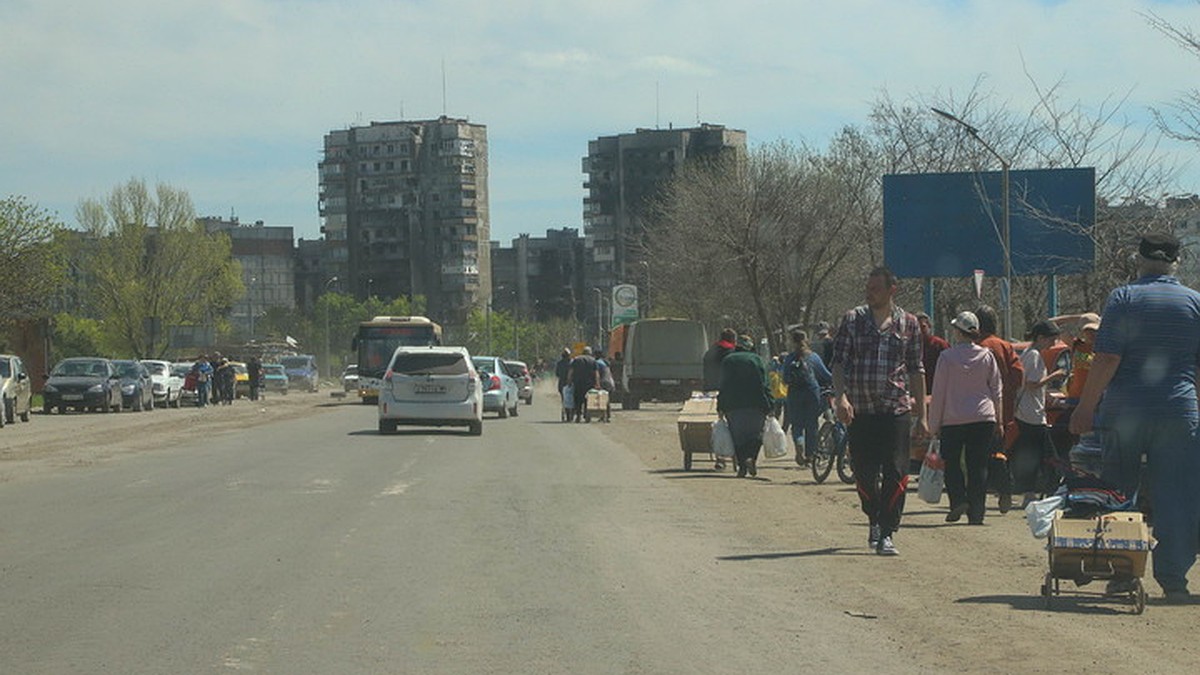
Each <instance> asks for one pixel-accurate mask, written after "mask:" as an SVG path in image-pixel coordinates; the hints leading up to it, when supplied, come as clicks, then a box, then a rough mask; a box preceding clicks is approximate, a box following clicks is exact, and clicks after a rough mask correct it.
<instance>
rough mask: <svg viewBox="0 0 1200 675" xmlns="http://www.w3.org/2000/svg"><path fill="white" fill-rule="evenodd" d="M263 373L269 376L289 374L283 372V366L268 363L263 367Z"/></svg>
mask: <svg viewBox="0 0 1200 675" xmlns="http://www.w3.org/2000/svg"><path fill="white" fill-rule="evenodd" d="M263 372H264V373H266V374H267V375H286V374H287V373H285V372H283V366H280V365H276V364H274V363H268V364H267V365H265V366H263Z"/></svg>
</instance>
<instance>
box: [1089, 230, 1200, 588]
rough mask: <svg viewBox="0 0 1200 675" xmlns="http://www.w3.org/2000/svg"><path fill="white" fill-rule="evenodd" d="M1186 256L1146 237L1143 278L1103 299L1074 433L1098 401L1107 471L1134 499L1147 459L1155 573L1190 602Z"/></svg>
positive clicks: (1191, 355)
mask: <svg viewBox="0 0 1200 675" xmlns="http://www.w3.org/2000/svg"><path fill="white" fill-rule="evenodd" d="M1178 260H1179V240H1178V239H1176V238H1175V237H1173V236H1171V235H1168V234H1147V235H1144V236H1143V237H1142V239H1141V242H1140V243H1139V244H1138V256H1137V266H1138V274H1139V276H1138V279H1137V280H1136V281H1134V282H1132V283H1130V284H1127V285H1125V286H1121V287H1120V288H1117V289H1115V290H1113V291H1112V293H1110V294H1109V296H1108V301H1107V303H1106V304H1105V306H1104V323H1103V325H1102V326H1101V327H1100V330H1099V331H1098V332H1097V334H1096V344H1095V355H1094V358H1093V360H1092V363H1091V369H1090V371H1089V373H1088V376H1087V384H1086V385H1085V386H1084V389H1083V392H1082V394H1081V395H1080V397H1079V406H1078V407H1077V408H1076V409H1075V413H1074V414H1073V415H1072V416H1071V433H1073V434H1083V433H1086V432H1088V431H1091V429H1092V427H1093V420H1094V418H1095V417H1096V416H1097V405H1099V408H1100V410H1099V417H1100V419H1101V422H1102V423H1101V427H1100V429H1099V431H1100V438H1101V444H1102V446H1103V455H1102V458H1103V459H1102V464H1101V467H1102V470H1101V478H1103V479H1104V480H1106V481H1108V482H1109V483H1112V484H1114V485H1116V486H1117V487H1118V488H1119V489H1120V490H1121V491H1122V492H1124V493H1125V495H1126V496H1129V495H1132V494H1134V493H1136V492H1137V491H1138V488H1139V485H1140V483H1141V473H1142V457H1143V455H1144V456H1145V457H1146V466H1147V469H1148V470H1149V481H1148V482H1149V488H1150V502H1151V506H1152V507H1153V512H1154V513H1153V516H1154V537H1155V538H1156V539H1157V540H1158V545H1157V546H1156V547H1155V549H1154V555H1153V556H1152V557H1153V560H1154V579H1155V581H1157V582H1158V584H1159V585H1160V586H1162V589H1163V593H1164V594H1165V596H1166V600H1167V602H1169V603H1188V602H1191V593H1190V592H1189V591H1188V587H1187V573H1188V570H1189V569H1191V567H1192V565H1193V564H1194V563H1195V562H1196V554H1197V546H1198V540H1200V504H1198V500H1200V497H1198V495H1200V441H1198V439H1197V425H1198V424H1200V414H1198V413H1197V409H1196V405H1197V399H1196V370H1197V367H1196V364H1197V361H1198V360H1200V293H1197V292H1196V291H1194V290H1192V289H1190V288H1188V287H1186V286H1184V285H1183V284H1181V283H1180V282H1179V279H1177V278H1176V277H1175V271H1176V267H1177V263H1178ZM1101 394H1103V396H1104V400H1103V402H1102V403H1101V402H1100V397H1101ZM1110 590H1112V591H1113V592H1117V591H1120V590H1124V589H1121V588H1116V589H1113V588H1112V587H1111V585H1110Z"/></svg>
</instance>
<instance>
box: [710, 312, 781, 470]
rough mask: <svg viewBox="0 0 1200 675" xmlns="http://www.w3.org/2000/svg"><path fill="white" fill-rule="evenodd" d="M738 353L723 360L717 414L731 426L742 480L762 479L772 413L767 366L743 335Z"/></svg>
mask: <svg viewBox="0 0 1200 675" xmlns="http://www.w3.org/2000/svg"><path fill="white" fill-rule="evenodd" d="M734 345H735V349H734V352H733V353H732V354H729V355H728V356H726V357H725V358H724V359H722V360H721V380H720V383H719V386H720V392H719V393H718V394H717V412H718V413H720V414H721V415H723V416H724V417H725V421H726V422H727V423H728V424H729V433H730V435H732V436H733V449H734V461H735V462H736V464H737V475H738V478H745V477H746V475H747V474H749V475H750V476H751V477H754V476H757V475H758V451H759V449H761V448H762V439H763V425H764V424H765V423H766V421H767V415H768V414H770V412H771V393H770V391H769V390H768V384H767V364H766V363H764V362H763V360H762V357H760V356H759V355H758V354H756V353H754V339H753V338H751V337H750V336H749V335H739V336H738V337H737V342H736V343H734Z"/></svg>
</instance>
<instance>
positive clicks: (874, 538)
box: [867, 525, 880, 550]
mask: <svg viewBox="0 0 1200 675" xmlns="http://www.w3.org/2000/svg"><path fill="white" fill-rule="evenodd" d="M879 534H880V532H879V526H878V525H872V526H871V532H870V534H868V535H867V546H870V547H871V549H872V550H874V549H875V548H876V547H877V546H879Z"/></svg>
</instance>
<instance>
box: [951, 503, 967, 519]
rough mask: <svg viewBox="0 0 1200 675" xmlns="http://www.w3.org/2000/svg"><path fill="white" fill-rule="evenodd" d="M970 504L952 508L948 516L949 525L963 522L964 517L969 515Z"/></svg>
mask: <svg viewBox="0 0 1200 675" xmlns="http://www.w3.org/2000/svg"><path fill="white" fill-rule="evenodd" d="M969 506H970V505H969V504H959V505H958V506H952V507H950V513H947V514H946V522H947V523H957V522H958V521H960V520H962V517H963V516H964V515H965V514H966V513H967V508H968V507H969Z"/></svg>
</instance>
